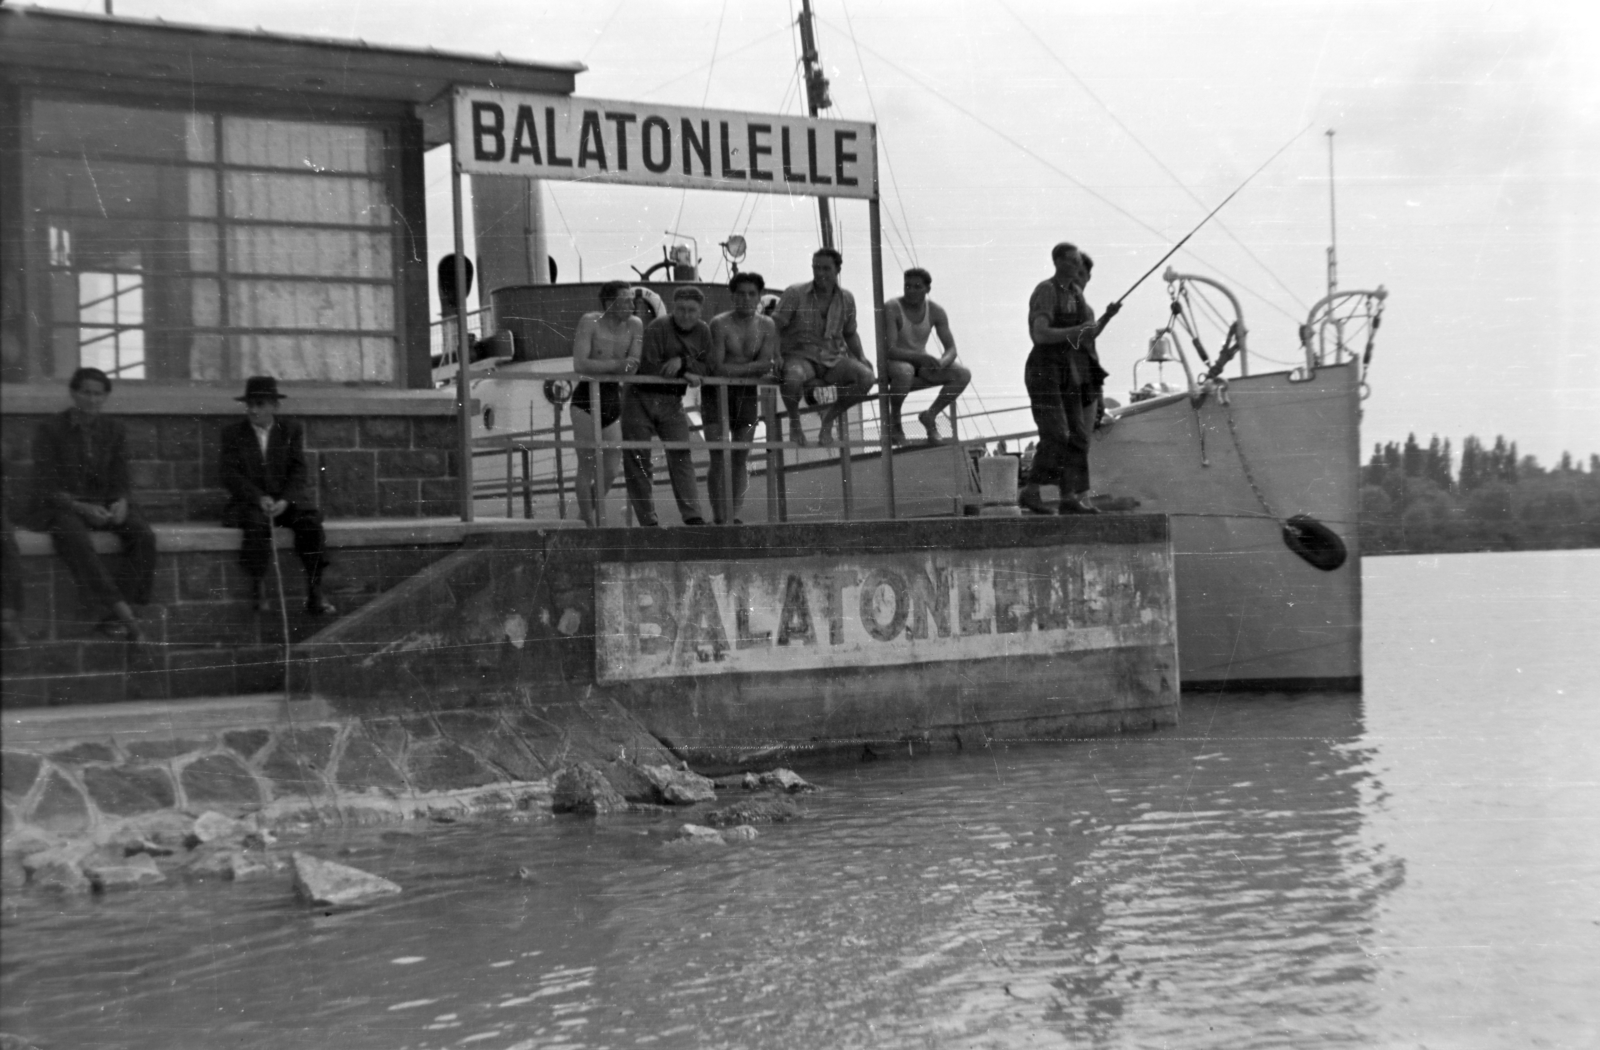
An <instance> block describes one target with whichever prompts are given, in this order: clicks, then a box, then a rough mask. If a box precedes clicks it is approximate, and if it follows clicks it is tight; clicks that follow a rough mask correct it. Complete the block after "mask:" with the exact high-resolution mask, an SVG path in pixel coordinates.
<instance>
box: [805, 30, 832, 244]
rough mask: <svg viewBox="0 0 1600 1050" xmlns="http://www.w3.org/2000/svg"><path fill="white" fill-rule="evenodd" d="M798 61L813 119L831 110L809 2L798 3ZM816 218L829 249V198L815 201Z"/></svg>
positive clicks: (830, 221)
mask: <svg viewBox="0 0 1600 1050" xmlns="http://www.w3.org/2000/svg"><path fill="white" fill-rule="evenodd" d="M799 24H800V61H801V62H803V63H805V67H806V110H807V112H809V113H810V114H811V116H813V117H815V116H816V115H817V113H818V111H819V110H824V109H829V108H831V107H832V106H833V99H831V98H829V97H828V78H827V77H825V76H823V74H822V64H821V56H820V55H819V54H818V53H817V31H816V29H815V27H813V26H812V24H811V0H800V20H799ZM817 217H818V218H819V219H820V220H821V222H822V246H823V247H824V248H832V247H833V246H834V245H833V216H832V215H831V214H830V213H829V210H828V198H826V197H818V198H817Z"/></svg>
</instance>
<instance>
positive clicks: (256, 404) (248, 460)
mask: <svg viewBox="0 0 1600 1050" xmlns="http://www.w3.org/2000/svg"><path fill="white" fill-rule="evenodd" d="M283 396H284V395H282V394H280V393H279V392H278V381H277V380H276V379H274V378H273V377H272V376H251V377H250V378H249V379H247V380H246V381H245V387H244V396H243V397H239V398H235V399H234V400H236V401H243V402H244V408H245V418H244V419H241V420H239V421H238V422H237V423H230V424H229V425H228V426H226V427H224V428H223V431H222V487H223V488H225V489H227V490H228V497H229V499H228V505H227V507H226V508H224V509H223V512H222V523H223V524H224V525H227V526H229V527H231V528H236V529H243V530H244V542H243V545H242V546H240V548H239V563H240V565H242V566H243V567H244V571H245V575H247V576H248V577H250V601H251V603H252V604H253V605H254V606H255V609H256V611H257V612H270V611H271V610H272V603H271V602H270V601H269V600H268V599H267V589H266V575H267V569H268V568H269V567H270V566H271V565H272V559H273V551H272V527H273V526H274V525H281V526H283V527H285V528H287V529H290V530H292V531H293V532H294V552H295V554H297V555H299V556H300V564H301V565H303V566H304V567H305V571H306V612H308V613H310V614H311V615H313V616H330V615H332V614H333V613H334V612H336V611H337V610H335V609H334V607H333V606H332V605H331V604H330V603H329V602H327V601H326V600H324V599H323V597H322V574H323V571H324V570H325V569H327V567H328V559H327V555H326V554H324V553H323V546H324V539H323V532H322V513H321V512H320V511H319V510H317V508H316V507H314V506H310V505H309V503H308V501H307V493H306V453H305V429H304V428H303V427H301V426H300V424H299V423H295V422H292V421H290V420H284V419H279V418H277V416H278V405H279V404H280V403H281V402H282V400H283Z"/></svg>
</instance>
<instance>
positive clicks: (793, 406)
mask: <svg viewBox="0 0 1600 1050" xmlns="http://www.w3.org/2000/svg"><path fill="white" fill-rule="evenodd" d="M843 265H844V256H843V255H840V254H839V253H838V252H837V251H835V250H834V249H832V248H818V249H817V250H816V252H815V253H813V254H812V256H811V277H812V279H811V280H809V281H806V282H804V283H801V284H792V285H790V286H789V287H788V288H785V289H784V290H783V297H782V298H781V299H779V300H778V309H777V310H776V311H774V313H773V316H772V320H773V323H774V324H776V325H777V328H778V335H779V337H780V339H781V341H782V347H783V404H784V407H785V408H787V409H788V413H789V440H790V441H792V442H794V443H795V444H797V445H804V444H805V443H806V432H805V428H804V427H802V426H801V425H800V396H801V395H802V394H803V393H804V392H805V389H806V387H807V386H818V385H829V386H832V387H834V388H835V389H836V391H837V396H836V397H835V399H834V402H833V403H832V404H831V405H829V406H828V407H827V408H826V409H825V410H824V411H823V413H822V429H821V431H820V432H819V433H818V435H817V440H818V441H819V442H820V443H822V444H828V443H829V442H830V441H831V440H832V431H833V424H834V423H835V422H836V421H837V420H838V419H839V418H840V417H841V416H843V415H844V413H845V412H846V411H848V410H849V409H850V408H851V407H852V406H855V405H859V404H860V403H861V402H863V401H865V400H866V399H867V397H868V395H869V394H871V392H872V384H873V382H874V381H875V380H876V376H875V375H874V373H873V371H872V366H871V365H870V364H868V363H867V356H866V353H865V352H864V351H863V350H862V349H861V336H860V335H859V334H857V332H856V301H855V297H854V296H852V295H851V294H850V293H849V292H848V291H846V290H845V289H844V288H841V287H840V286H839V270H840V268H841V267H842V266H843ZM843 436H844V434H843V428H842V427H841V428H840V437H843Z"/></svg>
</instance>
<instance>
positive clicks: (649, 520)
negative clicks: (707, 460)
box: [622, 288, 711, 525]
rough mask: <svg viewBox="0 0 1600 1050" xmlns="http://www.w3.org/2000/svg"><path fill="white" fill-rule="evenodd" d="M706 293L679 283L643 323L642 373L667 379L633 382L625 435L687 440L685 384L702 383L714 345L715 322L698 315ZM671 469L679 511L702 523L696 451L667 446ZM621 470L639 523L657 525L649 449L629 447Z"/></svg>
mask: <svg viewBox="0 0 1600 1050" xmlns="http://www.w3.org/2000/svg"><path fill="white" fill-rule="evenodd" d="M704 302H705V293H703V292H701V291H700V289H698V288H679V289H678V290H677V291H676V292H673V293H672V310H671V312H670V313H668V314H667V316H665V317H658V318H656V319H655V320H654V321H651V322H650V323H649V324H648V325H646V326H645V329H644V348H643V351H642V356H641V357H640V359H639V371H638V375H640V376H659V377H661V378H662V379H665V380H669V382H663V383H635V384H633V385H632V386H630V387H629V388H628V390H627V392H626V394H625V395H624V396H623V399H622V440H624V441H649V440H650V439H651V438H654V437H659V438H660V439H661V440H662V441H672V442H679V441H682V442H687V441H688V440H689V416H688V414H687V413H685V412H684V410H683V395H684V393H685V391H686V389H687V388H686V386H685V384H687V385H688V386H699V385H700V371H701V370H702V369H703V368H704V367H705V360H706V355H707V354H709V353H710V351H711V328H710V326H709V325H707V324H706V323H705V322H704V321H702V320H700V307H701V306H702V304H704ZM667 473H668V474H669V475H671V477H672V494H673V496H675V497H677V500H678V513H679V514H680V515H681V516H682V517H683V523H684V524H685V525H704V524H705V523H706V520H705V519H704V518H703V517H701V516H700V492H699V489H698V488H697V487H696V485H695V480H694V454H693V453H692V452H690V451H689V450H688V449H687V448H677V449H668V450H667ZM622 475H623V480H624V481H625V482H626V483H627V486H628V499H629V501H630V502H631V503H632V505H633V515H634V517H636V518H638V519H639V524H640V525H658V524H660V522H658V521H657V520H656V501H655V495H654V493H652V492H651V488H652V486H653V484H654V482H653V480H652V476H651V463H650V450H649V449H648V448H630V449H627V450H626V451H624V452H623V454H622Z"/></svg>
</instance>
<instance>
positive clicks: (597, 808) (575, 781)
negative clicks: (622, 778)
mask: <svg viewBox="0 0 1600 1050" xmlns="http://www.w3.org/2000/svg"><path fill="white" fill-rule="evenodd" d="M627 808H628V803H627V801H626V800H625V799H623V797H622V795H621V794H620V793H619V792H618V791H617V789H616V788H614V787H612V786H611V781H609V780H607V779H606V777H605V774H604V773H602V772H600V770H598V769H596V768H595V767H594V766H592V765H590V764H589V763H587V762H575V763H573V764H572V765H570V766H567V767H566V768H564V769H562V770H561V772H560V773H557V774H556V783H555V790H554V792H553V794H552V796H551V799H550V809H551V810H552V811H553V812H556V813H581V814H586V815H589V816H598V815H600V814H602V813H615V812H617V811H619V810H624V809H627Z"/></svg>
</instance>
